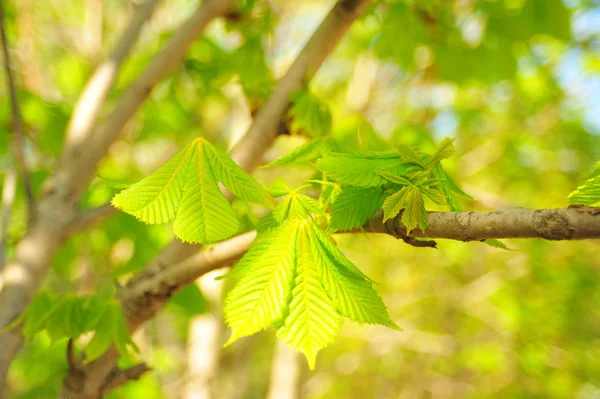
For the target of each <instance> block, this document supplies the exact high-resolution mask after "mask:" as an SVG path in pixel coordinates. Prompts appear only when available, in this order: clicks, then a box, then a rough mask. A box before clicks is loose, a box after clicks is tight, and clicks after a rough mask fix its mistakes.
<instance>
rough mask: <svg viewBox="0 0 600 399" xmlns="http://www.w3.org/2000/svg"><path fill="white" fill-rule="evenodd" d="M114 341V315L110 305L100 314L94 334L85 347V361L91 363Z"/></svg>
mask: <svg viewBox="0 0 600 399" xmlns="http://www.w3.org/2000/svg"><path fill="white" fill-rule="evenodd" d="M111 343H112V317H111V313H110V309H109V307H108V306H107V307H105V308H104V309H102V313H101V314H100V315H99V316H98V322H97V324H96V326H95V332H94V336H93V337H92V339H91V340H90V342H89V343H88V344H87V346H86V347H85V350H84V352H85V356H86V358H85V362H86V363H89V362H92V361H94V360H96V359H97V358H99V357H100V356H102V354H103V353H104V352H106V351H107V350H108V348H110V345H111Z"/></svg>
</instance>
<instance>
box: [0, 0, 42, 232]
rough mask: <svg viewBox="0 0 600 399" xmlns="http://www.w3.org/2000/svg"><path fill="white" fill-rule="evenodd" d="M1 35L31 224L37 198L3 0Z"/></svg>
mask: <svg viewBox="0 0 600 399" xmlns="http://www.w3.org/2000/svg"><path fill="white" fill-rule="evenodd" d="M0 36H1V37H2V52H3V54H4V70H5V72H6V82H7V85H8V92H9V96H10V105H11V110H12V131H13V133H14V134H13V147H14V152H15V158H16V161H17V163H18V165H19V169H20V171H21V178H22V180H23V186H24V187H25V194H26V196H27V206H28V208H27V209H28V223H29V224H31V223H32V222H33V220H34V218H35V200H34V197H33V188H32V186H31V179H30V178H29V169H28V168H27V163H26V161H25V149H24V139H23V136H24V133H23V119H22V117H21V109H20V107H19V102H18V100H17V89H16V87H15V81H14V77H13V73H12V68H11V62H10V54H9V51H8V38H7V36H6V30H5V28H4V9H3V4H2V2H0Z"/></svg>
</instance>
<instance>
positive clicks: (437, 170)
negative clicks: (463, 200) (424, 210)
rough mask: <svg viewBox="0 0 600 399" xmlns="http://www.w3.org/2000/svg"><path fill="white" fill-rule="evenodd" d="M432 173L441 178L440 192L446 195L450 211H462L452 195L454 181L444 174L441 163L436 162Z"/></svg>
mask: <svg viewBox="0 0 600 399" xmlns="http://www.w3.org/2000/svg"><path fill="white" fill-rule="evenodd" d="M433 175H434V176H435V177H436V178H439V179H441V182H440V187H441V189H442V192H443V193H444V195H445V196H446V202H447V204H448V207H449V208H450V210H451V211H452V212H460V211H462V206H461V205H460V202H458V200H457V199H456V196H455V195H454V192H455V190H453V187H452V184H454V183H453V182H452V181H451V180H450V177H449V176H448V175H447V174H446V171H445V170H444V168H443V167H442V164H440V163H438V164H436V165H435V166H434V167H433ZM461 191H462V190H461Z"/></svg>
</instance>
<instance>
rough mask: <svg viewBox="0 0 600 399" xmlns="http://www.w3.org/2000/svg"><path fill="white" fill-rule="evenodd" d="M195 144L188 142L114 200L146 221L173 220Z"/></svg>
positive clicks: (164, 221) (119, 207)
mask: <svg viewBox="0 0 600 399" xmlns="http://www.w3.org/2000/svg"><path fill="white" fill-rule="evenodd" d="M194 148H195V145H194V144H190V145H188V146H187V147H185V148H184V149H183V150H182V151H181V152H179V153H178V154H177V155H175V156H174V157H173V158H171V160H169V161H168V162H167V163H166V164H164V165H163V166H162V167H160V168H159V169H158V170H157V171H156V172H154V173H152V174H151V175H150V176H148V177H146V178H144V179H142V180H140V181H139V182H137V183H134V184H133V185H131V186H130V187H129V188H127V189H125V190H123V191H121V192H120V193H118V194H116V195H115V196H114V198H113V199H112V204H113V205H114V206H115V207H116V208H118V209H120V210H122V211H123V212H127V213H129V214H130V215H133V216H135V217H136V218H138V219H139V220H141V221H142V222H144V223H147V224H164V223H169V222H170V221H171V220H173V219H174V218H175V215H176V213H177V208H178V207H179V202H180V201H181V197H182V196H183V189H184V186H185V185H186V182H187V181H188V180H189V179H188V170H189V169H190V165H191V164H192V163H193V162H194V160H192V159H190V157H191V155H192V154H193V153H194Z"/></svg>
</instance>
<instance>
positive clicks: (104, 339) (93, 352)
mask: <svg viewBox="0 0 600 399" xmlns="http://www.w3.org/2000/svg"><path fill="white" fill-rule="evenodd" d="M94 330H95V332H94V336H93V337H92V339H91V340H90V342H89V343H88V345H87V346H86V348H85V351H84V352H85V354H86V359H85V362H86V363H89V362H91V361H93V360H95V359H97V358H99V357H100V356H102V354H104V353H105V352H106V351H107V350H108V348H110V346H111V345H112V344H114V345H115V347H116V348H117V350H118V351H119V353H120V354H121V355H127V354H128V353H129V352H128V349H129V348H131V349H133V350H135V351H136V352H139V349H138V347H137V346H136V345H135V343H134V342H133V340H132V339H131V335H130V334H129V331H128V329H127V322H126V321H125V316H124V314H123V310H122V309H121V306H120V304H119V303H118V302H117V301H115V300H110V301H109V302H108V303H107V304H106V306H104V307H103V308H102V311H101V313H100V314H99V315H98V316H97V317H96V326H95V328H94Z"/></svg>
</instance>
